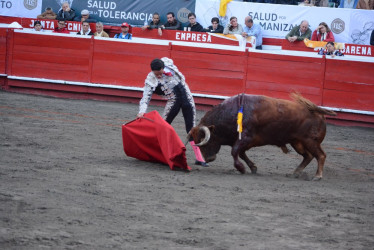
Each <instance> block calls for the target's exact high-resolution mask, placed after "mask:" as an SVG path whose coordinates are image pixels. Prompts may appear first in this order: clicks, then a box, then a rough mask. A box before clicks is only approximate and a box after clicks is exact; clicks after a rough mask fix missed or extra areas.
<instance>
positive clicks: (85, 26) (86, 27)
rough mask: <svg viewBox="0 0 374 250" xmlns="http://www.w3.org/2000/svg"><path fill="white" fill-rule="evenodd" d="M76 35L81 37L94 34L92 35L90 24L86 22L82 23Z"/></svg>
mask: <svg viewBox="0 0 374 250" xmlns="http://www.w3.org/2000/svg"><path fill="white" fill-rule="evenodd" d="M77 35H82V36H93V35H94V33H92V31H91V28H90V23H89V22H87V21H83V22H82V29H81V30H80V31H79V32H78V33H77Z"/></svg>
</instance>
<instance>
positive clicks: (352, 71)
mask: <svg viewBox="0 0 374 250" xmlns="http://www.w3.org/2000/svg"><path fill="white" fill-rule="evenodd" d="M164 56H166V57H170V58H172V59H173V60H174V62H175V64H176V65H177V66H178V67H179V69H180V70H181V72H183V73H184V75H185V76H186V78H187V82H188V84H189V86H190V88H191V91H192V92H193V95H194V97H195V101H196V103H197V105H198V106H199V107H202V108H204V107H210V106H211V105H215V104H218V103H220V102H221V101H222V100H223V99H225V98H227V97H229V96H232V95H236V94H240V93H243V92H244V93H247V94H261V95H267V96H272V97H277V98H284V99H288V98H289V93H290V92H292V91H298V92H300V93H301V94H302V95H303V96H305V97H306V98H308V99H310V100H311V101H313V102H314V103H316V104H317V105H320V106H323V107H327V108H329V109H333V110H335V111H337V112H338V116H337V117H334V118H329V121H331V122H344V123H346V124H349V123H351V122H353V123H354V124H357V125H363V126H374V77H373V74H372V71H373V68H374V58H373V57H362V56H361V57H358V56H352V55H347V56H344V57H342V58H326V57H324V56H320V55H317V53H316V52H304V51H289V50H272V51H271V50H263V51H256V50H253V49H251V48H246V49H245V50H244V51H243V49H241V48H240V47H239V46H233V45H217V44H202V43H191V42H182V41H169V40H156V39H146V38H136V37H135V38H134V39H133V40H132V41H124V40H118V39H113V38H109V39H108V38H107V39H104V38H95V37H81V36H75V35H65V34H52V33H49V32H44V33H33V32H30V31H25V30H13V29H8V28H0V86H1V88H2V89H4V90H7V91H15V92H26V93H37V94H47V95H52V96H60V97H70V98H93V99H104V100H115V101H127V102H138V101H139V98H140V97H141V95H142V90H143V89H142V88H143V85H144V79H145V77H146V75H147V74H148V72H149V70H150V69H149V63H150V61H151V60H152V59H154V58H160V57H164ZM160 101H161V99H160V98H155V101H154V102H153V103H154V104H156V103H157V102H160ZM332 119H334V120H332Z"/></svg>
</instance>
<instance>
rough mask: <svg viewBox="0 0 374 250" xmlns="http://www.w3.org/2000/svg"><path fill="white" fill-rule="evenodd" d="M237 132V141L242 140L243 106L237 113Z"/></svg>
mask: <svg viewBox="0 0 374 250" xmlns="http://www.w3.org/2000/svg"><path fill="white" fill-rule="evenodd" d="M237 123H238V132H239V140H241V139H242V132H243V106H241V107H240V109H239V111H238V120H237Z"/></svg>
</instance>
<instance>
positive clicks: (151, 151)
mask: <svg viewBox="0 0 374 250" xmlns="http://www.w3.org/2000/svg"><path fill="white" fill-rule="evenodd" d="M122 141H123V149H124V151H125V154H126V155H127V156H130V157H134V158H136V159H139V160H142V161H149V162H161V163H165V164H167V165H169V167H170V168H171V169H172V170H173V169H174V168H175V167H178V168H181V169H185V170H191V168H190V167H189V166H188V165H187V159H186V147H185V146H184V144H183V142H182V141H181V139H180V138H179V136H178V134H177V133H176V132H175V130H174V128H173V127H172V126H171V125H170V124H169V123H167V122H166V121H165V120H164V119H162V117H161V116H160V115H159V113H158V112H157V111H151V112H149V113H146V114H144V118H138V119H135V120H133V121H131V122H128V123H126V124H123V125H122Z"/></svg>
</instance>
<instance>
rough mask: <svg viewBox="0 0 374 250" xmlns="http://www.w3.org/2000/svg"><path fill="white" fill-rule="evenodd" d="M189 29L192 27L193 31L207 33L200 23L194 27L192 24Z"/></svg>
mask: <svg viewBox="0 0 374 250" xmlns="http://www.w3.org/2000/svg"><path fill="white" fill-rule="evenodd" d="M187 27H191V31H197V32H205V31H206V30H205V29H204V28H203V26H201V25H200V23H198V22H196V23H195V25H194V26H191V24H188V25H187Z"/></svg>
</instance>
